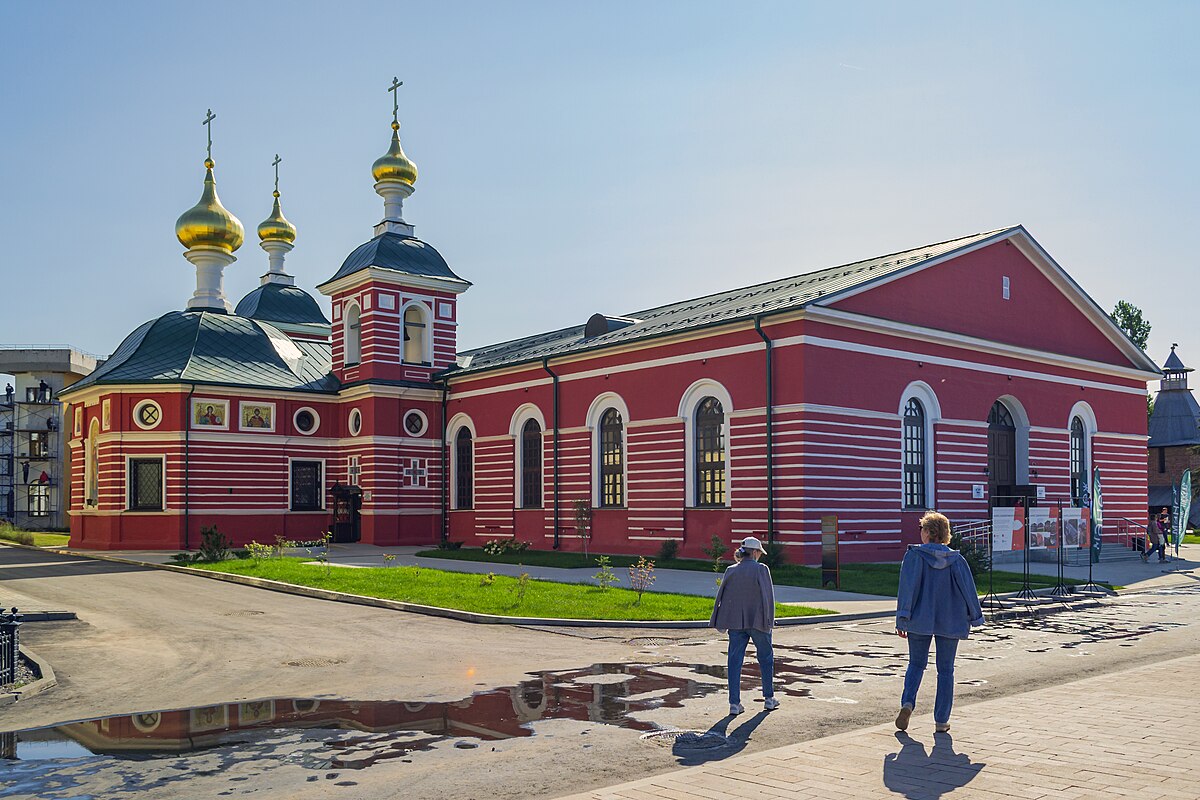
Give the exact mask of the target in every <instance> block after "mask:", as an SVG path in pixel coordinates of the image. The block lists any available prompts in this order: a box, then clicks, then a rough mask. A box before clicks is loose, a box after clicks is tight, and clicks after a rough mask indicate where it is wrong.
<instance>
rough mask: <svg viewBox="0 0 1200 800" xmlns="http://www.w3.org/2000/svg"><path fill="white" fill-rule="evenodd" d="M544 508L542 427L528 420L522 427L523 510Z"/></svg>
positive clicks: (535, 421)
mask: <svg viewBox="0 0 1200 800" xmlns="http://www.w3.org/2000/svg"><path fill="white" fill-rule="evenodd" d="M541 507H542V426H541V425H539V424H538V421H537V420H536V419H527V420H525V424H524V425H522V426H521V508H541Z"/></svg>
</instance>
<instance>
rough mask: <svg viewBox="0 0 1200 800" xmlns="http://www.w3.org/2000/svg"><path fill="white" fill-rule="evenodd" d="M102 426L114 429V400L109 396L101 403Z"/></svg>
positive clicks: (103, 428)
mask: <svg viewBox="0 0 1200 800" xmlns="http://www.w3.org/2000/svg"><path fill="white" fill-rule="evenodd" d="M100 427H101V429H102V430H106V431H107V430H112V400H110V399H109V398H107V397H106V398H104V400H103V402H101V403H100Z"/></svg>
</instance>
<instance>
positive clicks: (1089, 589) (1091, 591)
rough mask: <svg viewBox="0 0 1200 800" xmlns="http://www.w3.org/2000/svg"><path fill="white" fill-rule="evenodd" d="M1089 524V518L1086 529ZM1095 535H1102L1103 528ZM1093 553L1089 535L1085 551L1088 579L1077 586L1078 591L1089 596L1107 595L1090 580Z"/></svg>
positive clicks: (1106, 591)
mask: <svg viewBox="0 0 1200 800" xmlns="http://www.w3.org/2000/svg"><path fill="white" fill-rule="evenodd" d="M1091 525H1092V522H1091V519H1090V518H1089V519H1088V529H1089V530H1090V529H1091ZM1096 535H1097V536H1103V535H1104V532H1103V529H1101V531H1100V532H1099V533H1097V534H1096ZM1093 555H1094V553H1093V552H1092V537H1091V536H1089V537H1088V553H1087V560H1088V579H1087V583H1085V584H1084V585H1083V586H1080V587H1079V592H1080V593H1081V594H1084V595H1087V596H1090V597H1107V596H1108V590H1107V589H1105V588H1104V587H1103V586H1101V585H1100V584H1098V583H1096V582H1095V581H1094V580H1092V563H1093V562H1094V561H1095V558H1093Z"/></svg>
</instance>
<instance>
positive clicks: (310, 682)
mask: <svg viewBox="0 0 1200 800" xmlns="http://www.w3.org/2000/svg"><path fill="white" fill-rule="evenodd" d="M1178 584H1179V588H1170V589H1158V590H1156V591H1155V592H1152V593H1147V594H1142V595H1136V596H1130V597H1124V598H1121V599H1118V600H1114V601H1109V602H1107V603H1105V604H1104V605H1103V606H1102V607H1101V608H1099V609H1095V610H1091V611H1079V612H1071V613H1065V614H1059V615H1053V616H1049V617H1046V618H1044V619H1042V620H1038V621H1034V622H1030V623H1011V624H1005V625H999V626H994V627H992V628H990V629H989V630H986V631H985V632H984V633H982V634H980V635H977V636H974V637H972V639H971V640H970V641H969V642H968V643H965V644H964V646H963V647H962V648H960V651H959V652H960V659H959V666H958V676H957V677H958V683H959V686H958V702H959V704H967V703H971V702H974V701H978V700H980V699H985V698H993V697H1000V696H1005V695H1008V694H1013V693H1018V692H1025V691H1029V690H1031V689H1034V688H1039V687H1042V686H1048V685H1054V684H1061V683H1064V682H1070V681H1073V680H1077V679H1079V678H1082V677H1086V676H1090V675H1094V674H1099V673H1105V672H1109V671H1115V670H1123V669H1128V668H1130V667H1131V666H1136V665H1138V664H1144V663H1149V662H1153V661H1157V660H1161V659H1163V658H1167V657H1173V656H1178V655H1187V654H1192V653H1197V652H1200V638H1198V635H1197V629H1196V626H1194V625H1193V624H1191V620H1193V619H1195V618H1196V617H1197V612H1198V611H1200V581H1198V579H1197V578H1196V576H1193V575H1190V574H1183V575H1180V576H1179V577H1178ZM5 595H7V596H8V597H9V598H10V599H11V598H13V597H15V598H16V599H17V600H18V601H19V602H21V603H26V604H27V605H28V606H29V607H33V606H42V607H46V608H65V609H69V610H73V611H75V612H77V614H78V616H79V619H78V621H74V622H61V623H34V624H30V625H28V626H26V629H25V631H24V634H23V635H24V637H25V641H26V642H27V644H28V645H29V646H30V647H32V648H34V649H35V650H37V652H38V653H39V654H40V655H42V656H44V657H46V658H47V659H48V660H49V661H50V662H51V663H52V664H53V666H54V668H55V670H56V671H57V673H58V677H59V681H60V685H59V686H58V687H57V688H55V689H53V690H52V691H50V692H48V693H46V694H43V695H41V696H38V697H35V698H32V699H30V700H28V701H25V702H22V703H19V704H17V705H15V706H8V707H5V708H0V731H19V730H26V729H30V728H38V727H43V726H51V725H57V724H61V723H65V722H69V721H74V720H83V719H88V718H92V717H101V716H110V715H122V714H131V713H134V712H151V711H160V710H166V709H186V708H191V707H198V706H216V705H218V704H229V703H235V702H238V701H246V700H260V699H269V698H280V700H279V702H277V703H275V704H273V706H272V707H273V708H282V707H283V705H284V700H283V698H320V699H321V702H323V703H325V704H326V706H327V707H331V706H332V705H333V704H335V702H336V701H335V698H342V699H348V700H355V701H403V703H402V704H394V703H393V704H391V705H389V706H386V707H384V706H373V705H369V704H368V705H364V706H362V709H363V714H364V717H362V719H365V715H366V714H367V713H368V711H367V709H372V711H371V713H376V712H378V709H379V708H387V709H392V710H394V709H395V708H398V707H399V706H401V705H403V706H404V708H408V709H418V710H419V709H422V708H425V709H426V710H427V711H428V712H429V713H433V710H436V712H437V714H438V715H440V716H439V719H441V720H443V721H445V720H451V721H453V720H456V719H457V720H460V721H462V720H465V722H461V724H457V725H451V727H450V728H449V729H444V730H443V731H442V733H441V734H439V735H434V736H424V737H421V736H418V735H417V734H416V733H414V732H413V731H411V730H406V729H405V726H404V725H402V724H401V725H395V724H393V725H381V724H375V725H368V724H358V723H355V724H354V725H353V726H351V727H355V728H357V730H356V731H341V732H337V733H332V734H331V733H329V732H328V731H324V732H322V733H320V734H319V735H317V734H314V733H313V731H311V730H304V727H305V726H304V725H301V726H299V727H292V728H289V729H288V730H285V731H275V730H265V729H264V732H263V733H262V735H257V736H244V737H241V738H240V739H239V740H238V741H237V742H236V743H230V742H226V743H225V744H224V745H222V746H218V747H211V748H209V749H205V750H201V751H197V752H191V753H186V754H182V755H170V756H167V755H161V754H160V755H159V756H158V757H155V758H149V759H146V758H129V757H125V756H112V755H107V756H105V755H98V756H93V757H90V758H81V759H79V760H74V761H61V760H57V761H56V760H53V759H49V760H41V761H38V760H18V761H11V762H7V766H2V767H0V787H4V786H7V787H9V788H8V789H0V794H3V793H4V792H8V795H7V796H13V797H26V796H28V797H40V798H47V800H49V799H50V798H59V797H74V796H78V795H82V794H90V795H92V796H95V797H122V796H126V795H129V796H134V795H136V796H138V797H152V798H159V797H164V798H175V797H180V798H184V797H186V798H191V797H196V798H201V797H203V798H212V797H217V796H238V795H241V794H245V793H251V792H253V793H255V794H257V795H258V796H266V797H289V798H290V797H304V798H307V797H313V798H317V797H335V798H347V800H357V798H360V797H361V798H382V797H397V798H399V797H404V798H426V797H428V798H474V797H495V798H517V797H558V796H562V795H567V794H571V793H573V792H578V791H583V790H586V789H589V788H594V787H600V786H606V785H610V784H613V783H616V782H620V781H626V780H631V779H634V778H637V777H640V776H644V775H649V774H654V773H659V772H664V771H668V770H670V769H674V768H678V767H679V766H681V765H692V764H696V763H703V762H704V761H711V760H719V759H721V758H726V757H728V756H730V755H732V754H734V753H736V752H742V751H745V752H751V751H755V750H759V749H763V748H769V747H775V746H779V745H783V744H787V743H791V742H795V741H799V740H805V739H810V738H816V737H820V736H825V735H828V734H832V733H836V732H841V731H845V730H851V729H855V728H859V727H863V726H867V725H874V724H878V723H879V722H881V721H886V720H887V719H889V718H890V717H891V716H892V715H893V714H894V711H895V707H896V705H897V702H898V700H897V698H898V694H899V690H900V681H901V672H902V669H903V663H904V649H903V648H904V647H905V644H904V642H903V641H901V640H900V639H898V638H897V637H896V636H895V635H894V634H893V633H892V631H891V629H890V625H889V624H888V621H886V620H884V621H872V622H865V623H857V624H855V623H849V624H841V625H820V626H810V627H803V628H786V629H780V630H778V631H777V632H776V634H775V641H776V647H777V652H776V657H777V659H778V660H779V673H780V684H781V689H780V694H781V698H782V701H783V706H782V708H781V709H780V710H779V711H777V712H774V713H772V714H770V715H767V714H764V713H755V712H758V711H760V709H761V705H757V704H755V703H754V702H751V701H752V700H753V698H754V697H755V694H754V693H753V692H751V693H749V694H747V695H746V700H747V702H746V705H747V713H746V714H745V715H744V716H742V717H739V718H737V719H736V720H732V721H731V720H728V719H726V718H725V712H726V709H727V705H726V704H727V699H726V697H725V695H724V693H723V691H722V690H721V688H722V686H723V683H724V681H723V667H724V662H725V656H724V650H725V648H724V640H723V638H722V637H719V636H717V635H715V633H712V632H703V631H679V632H668V633H664V632H659V631H655V632H652V633H651V632H646V631H620V630H612V629H603V630H595V631H574V632H573V631H565V630H559V631H550V630H537V629H533V628H514V627H508V626H480V625H470V624H466V623H458V622H454V621H449V620H441V619H435V618H430V617H422V616H418V615H411V614H405V613H401V612H394V611H387V610H383V609H374V608H368V607H360V606H349V605H342V604H339V603H333V602H327V601H321V600H310V599H306V598H300V597H294V596H290V595H283V594H277V593H274V592H269V591H263V590H259V589H253V588H250V587H242V586H237V585H233V584H227V583H222V582H217V581H212V580H207V579H203V578H195V577H191V576H185V575H178V574H175V573H168V572H162V571H155V570H150V569H144V568H134V567H125V566H120V565H113V564H106V563H103V562H94V561H88V560H85V559H79V558H73V557H63V556H54V555H49V554H45V553H39V552H32V551H28V550H19V549H14V548H5V547H0V596H5ZM27 601H28V602H27ZM751 663H752V662H751ZM755 674H756V673H755V672H754V670H753V668H748V670H747V675H748V677H750V678H753V677H754V675H755ZM927 680H928V684H927V687H926V689H925V690H924V693H923V695H922V697H921V700H920V701H919V702H929V701H931V699H932V697H931V694H932V691H931V690H932V679H931V677H930V678H929V679H927ZM493 690H495V691H493ZM479 692H483V693H486V694H484V695H481V696H478V697H476V698H475V699H474V700H472V695H473V694H474V693H479ZM422 704H445V705H430V706H427V707H426V706H422ZM497 704H498V706H497ZM499 706H502V707H503V711H501V712H497V711H495V710H494V707H499ZM289 708H290V706H289ZM356 709H357V707H356ZM489 709H492V710H489ZM353 713H354V714H356V715H357V714H358V713H359V712H358V710H355V711H354V712H353ZM414 713H416V712H414ZM356 719H359V717H356ZM471 726H474V727H471ZM409 727H412V726H409ZM418 727H420V726H418ZM434 727H436V726H434ZM656 728H679V729H687V730H694V731H697V732H700V733H703V732H705V731H710V730H711V731H712V732H711V734H710V735H709V736H707V737H700V738H699V739H697V738H694V737H693V738H692V739H690V740H689V739H687V737H685V739H683V740H679V741H676V740H675V739H673V738H672V737H663V736H650V737H646V738H643V735H642V734H643V733H644V732H646V731H651V730H654V729H656ZM424 730H430V727H429V726H428V725H426V726H425V728H424ZM514 730H515V731H516V735H513V733H514ZM364 731H365V732H366V733H364ZM530 732H531V733H532V735H525V734H527V733H530ZM23 738H37V735H36V734H35V735H33V737H28V736H26V737H23ZM401 756H402V757H401ZM368 764H370V765H369V766H367V765H368ZM345 765H349V766H348V767H347V766H345ZM354 767H364V768H357V769H356V768H354Z"/></svg>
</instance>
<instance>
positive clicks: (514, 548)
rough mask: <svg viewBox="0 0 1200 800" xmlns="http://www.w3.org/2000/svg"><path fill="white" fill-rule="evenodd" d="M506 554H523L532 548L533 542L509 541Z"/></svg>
mask: <svg viewBox="0 0 1200 800" xmlns="http://www.w3.org/2000/svg"><path fill="white" fill-rule="evenodd" d="M508 541H509V543H510V544H509V545H508V552H510V553H524V552H525V551H526V550H528V549H529V548H531V547H533V542H521V541H517V540H516V539H509V540H508Z"/></svg>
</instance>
